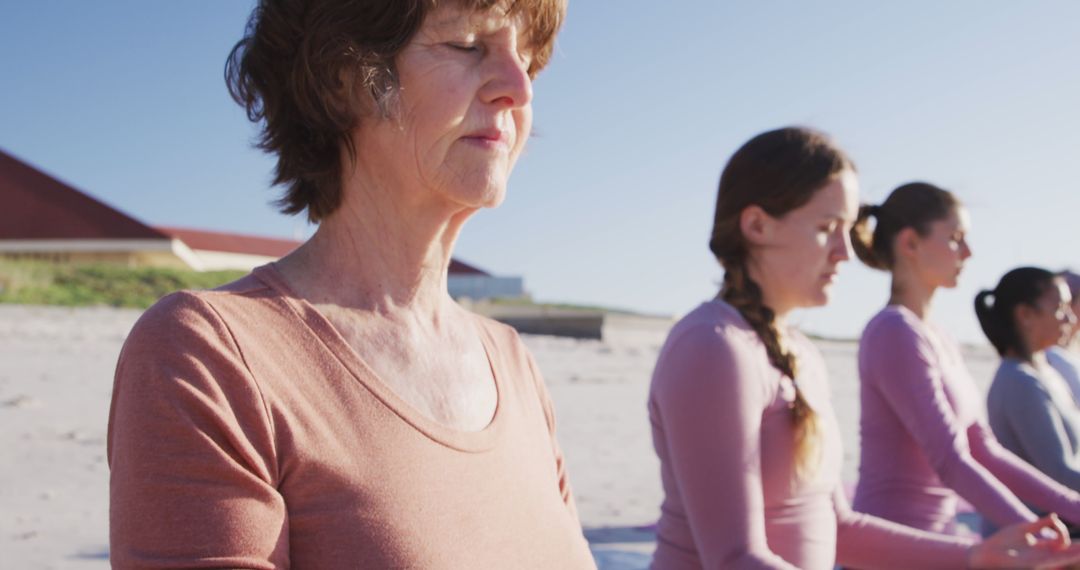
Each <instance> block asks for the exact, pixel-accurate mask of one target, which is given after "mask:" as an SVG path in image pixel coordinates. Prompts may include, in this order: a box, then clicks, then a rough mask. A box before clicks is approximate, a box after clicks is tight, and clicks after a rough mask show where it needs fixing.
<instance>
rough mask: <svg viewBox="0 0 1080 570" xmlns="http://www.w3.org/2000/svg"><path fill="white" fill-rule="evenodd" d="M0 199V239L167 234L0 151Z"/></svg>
mask: <svg viewBox="0 0 1080 570" xmlns="http://www.w3.org/2000/svg"><path fill="white" fill-rule="evenodd" d="M0 204H2V205H3V206H2V207H0V239H165V238H166V237H167V236H165V235H164V234H162V233H161V232H159V231H157V230H155V229H154V228H152V227H150V226H148V225H146V224H144V223H142V222H140V221H139V220H136V219H135V218H132V217H131V216H129V215H127V214H125V213H123V212H121V211H120V210H117V209H116V208H113V207H112V206H109V205H108V204H105V203H104V202H101V201H98V200H96V199H94V198H91V197H90V196H88V195H86V194H84V193H82V192H80V191H79V190H76V189H75V188H73V187H71V186H69V185H67V184H65V183H63V182H61V181H59V180H57V179H56V178H53V177H52V176H49V175H48V174H46V173H44V172H42V171H40V170H38V169H36V168H34V167H33V166H30V165H29V164H26V163H25V162H23V161H21V160H19V159H17V158H15V157H13V156H11V155H9V154H7V153H6V152H4V151H2V150H0Z"/></svg>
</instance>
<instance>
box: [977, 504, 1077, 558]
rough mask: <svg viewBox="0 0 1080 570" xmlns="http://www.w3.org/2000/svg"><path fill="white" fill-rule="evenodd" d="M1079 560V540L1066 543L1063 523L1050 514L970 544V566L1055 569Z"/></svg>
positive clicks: (1067, 536) (1009, 527) (1006, 528)
mask: <svg viewBox="0 0 1080 570" xmlns="http://www.w3.org/2000/svg"><path fill="white" fill-rule="evenodd" d="M1078 563H1080V543H1078V544H1075V545H1070V542H1069V533H1068V531H1066V530H1065V525H1064V524H1063V523H1062V522H1061V520H1060V519H1058V518H1057V515H1054V514H1051V515H1049V516H1046V517H1043V518H1041V519H1039V520H1037V521H1035V522H1032V523H1017V524H1014V525H1011V526H1007V527H1005V528H1003V529H1001V530H999V531H998V532H996V533H994V535H993V536H991V537H989V538H987V539H986V540H984V541H983V542H980V543H979V544H976V545H975V546H973V547H971V551H970V554H969V555H968V565H969V566H970V567H971V568H1058V567H1062V566H1068V565H1072V564H1078Z"/></svg>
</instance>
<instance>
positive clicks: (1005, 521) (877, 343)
mask: <svg viewBox="0 0 1080 570" xmlns="http://www.w3.org/2000/svg"><path fill="white" fill-rule="evenodd" d="M869 342H870V343H871V346H872V347H873V350H874V356H873V359H872V362H871V364H870V366H872V367H873V370H874V374H873V377H874V382H875V383H874V389H876V390H878V391H880V392H881V394H882V395H883V396H884V398H885V399H886V400H887V401H888V402H889V406H890V407H892V409H893V410H895V411H896V414H897V416H898V417H899V418H900V421H901V422H902V423H903V424H904V429H905V430H906V431H907V432H908V433H909V434H911V436H912V437H913V438H914V439H915V441H916V442H917V444H918V445H919V447H920V449H922V452H923V453H924V454H925V455H926V457H927V459H928V460H929V462H930V465H931V466H932V467H933V468H934V471H935V472H937V474H938V477H940V478H941V480H942V481H943V482H944V483H945V484H946V485H948V486H949V487H950V488H952V489H953V490H955V491H956V492H957V493H958V494H959V495H960V496H961V497H963V498H964V499H966V500H967V501H968V502H969V503H971V504H972V505H973V506H974V507H975V508H976V509H977V510H978V511H979V512H980V513H982V514H983V515H984V516H986V517H987V518H989V519H990V520H991V521H993V522H994V524H996V525H998V526H1007V525H1009V524H1012V523H1017V522H1022V521H1026V522H1031V521H1034V520H1036V517H1035V514H1034V513H1032V512H1031V511H1030V510H1029V509H1028V508H1027V507H1025V506H1024V505H1023V503H1021V502H1020V500H1019V499H1017V498H1016V497H1015V496H1014V495H1013V494H1012V493H1011V492H1010V491H1009V489H1008V488H1006V487H1005V485H1003V484H1002V483H1001V482H1000V481H998V480H997V479H996V478H994V476H993V475H991V473H990V472H989V471H987V470H986V469H985V468H983V467H982V466H981V465H980V464H979V463H978V462H977V461H975V459H974V458H973V457H972V456H971V453H970V452H969V448H968V440H967V430H966V427H965V426H961V425H960V422H959V420H958V418H957V417H956V414H955V413H954V412H953V409H952V406H951V404H950V403H949V401H948V398H947V397H946V395H945V391H944V388H943V385H942V378H941V373H940V370H939V369H938V367H937V365H936V364H935V362H936V360H937V359H936V356H935V353H934V349H933V347H932V346H931V345H930V344H929V342H927V341H926V339H925V338H923V337H921V336H920V335H919V334H918V333H917V332H916V331H914V330H913V329H912V328H911V327H910V326H908V325H907V324H906V323H904V322H902V321H900V320H899V319H897V320H894V321H890V322H886V323H883V327H882V328H881V329H879V330H877V331H875V335H874V336H873V337H872V338H870V339H869Z"/></svg>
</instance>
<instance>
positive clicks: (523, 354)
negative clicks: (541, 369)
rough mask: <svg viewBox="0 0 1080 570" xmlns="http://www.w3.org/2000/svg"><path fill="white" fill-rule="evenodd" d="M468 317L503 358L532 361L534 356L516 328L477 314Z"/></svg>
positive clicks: (469, 314)
mask: <svg viewBox="0 0 1080 570" xmlns="http://www.w3.org/2000/svg"><path fill="white" fill-rule="evenodd" d="M467 315H468V317H467V318H469V319H471V320H472V321H473V323H474V324H475V326H476V328H477V330H478V331H479V332H480V334H482V335H483V336H484V337H485V338H486V339H487V340H488V342H489V343H490V346H491V347H492V348H493V349H494V350H495V351H496V352H497V353H498V355H499V356H500V357H501V358H507V359H510V360H514V361H520V360H532V354H531V353H530V352H529V349H528V348H527V347H526V346H525V342H524V341H522V339H521V335H520V334H518V332H517V330H516V329H514V327H512V326H510V325H508V324H505V323H500V322H499V321H496V320H495V319H492V318H490V317H484V316H481V315H477V314H476V313H472V312H467Z"/></svg>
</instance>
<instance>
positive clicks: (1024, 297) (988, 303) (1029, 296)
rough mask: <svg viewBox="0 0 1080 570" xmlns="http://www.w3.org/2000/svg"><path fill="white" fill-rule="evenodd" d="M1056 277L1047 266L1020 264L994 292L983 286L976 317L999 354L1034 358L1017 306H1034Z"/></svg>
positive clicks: (999, 283)
mask: <svg viewBox="0 0 1080 570" xmlns="http://www.w3.org/2000/svg"><path fill="white" fill-rule="evenodd" d="M1054 279H1055V275H1054V274H1053V273H1051V272H1049V271H1047V270H1045V269H1040V268H1038V267H1021V268H1019V269H1013V270H1012V271H1010V272H1008V273H1006V274H1005V276H1004V277H1002V278H1001V281H999V282H998V284H997V287H995V288H994V290H993V291H989V290H986V289H984V290H982V291H979V294H978V295H975V316H977V317H978V318H979V326H980V327H982V330H983V333H984V334H985V335H986V338H987V340H989V341H990V344H992V345H994V350H996V351H997V353H998V355H1000V356H1002V357H1004V356H1006V355H1008V354H1009V353H1010V352H1011V353H1013V354H1015V355H1017V356H1019V357H1020V358H1021V359H1024V360H1029V359H1031V350H1030V348H1029V347H1028V345H1027V342H1026V341H1025V340H1024V338H1023V336H1022V335H1021V334H1020V327H1018V326H1017V324H1016V307H1017V306H1019V305H1029V306H1035V304H1036V303H1037V302H1038V299H1039V297H1040V296H1042V294H1043V293H1044V292H1045V291H1046V289H1047V288H1048V287H1050V286H1052V285H1053V283H1054Z"/></svg>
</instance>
